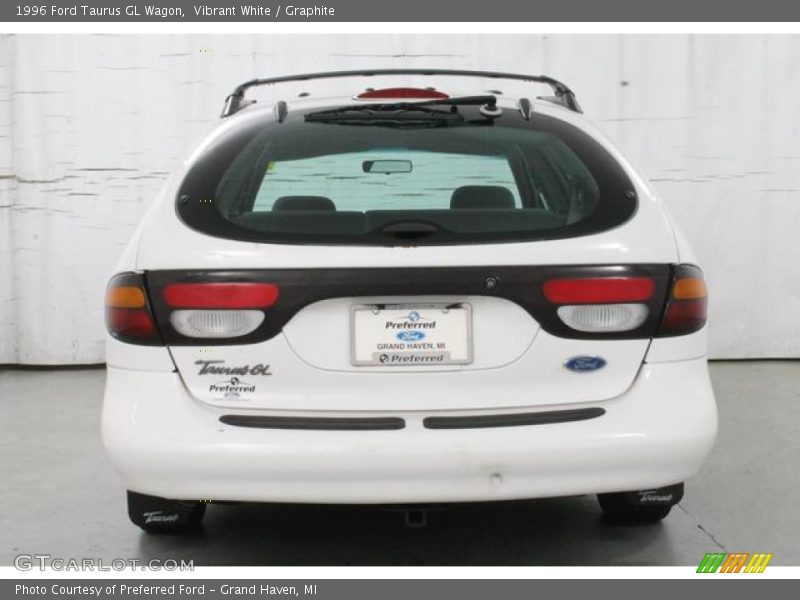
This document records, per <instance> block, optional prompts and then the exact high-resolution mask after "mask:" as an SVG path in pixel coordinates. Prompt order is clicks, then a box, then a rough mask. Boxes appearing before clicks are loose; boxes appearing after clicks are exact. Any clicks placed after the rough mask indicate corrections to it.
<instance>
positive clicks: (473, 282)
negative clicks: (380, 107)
mask: <svg viewBox="0 0 800 600" xmlns="http://www.w3.org/2000/svg"><path fill="white" fill-rule="evenodd" d="M637 276H638V277H651V278H652V279H653V281H654V282H655V291H654V292H653V296H652V297H651V298H650V300H649V301H648V302H647V305H648V307H649V309H650V310H649V315H648V317H647V320H645V322H644V323H643V324H642V325H641V326H639V327H637V328H636V329H632V330H630V331H624V332H618V333H588V332H580V331H576V330H573V329H571V328H570V327H568V326H567V325H565V324H564V322H563V321H562V320H561V319H560V318H559V317H558V314H557V312H556V311H557V309H558V306H556V305H553V304H551V303H550V302H548V301H547V299H546V298H545V297H544V293H543V291H542V285H543V284H544V282H545V281H547V280H548V279H551V278H572V277H637ZM670 277H671V267H670V265H667V264H636V265H591V266H573V265H569V266H502V267H492V266H489V267H430V268H429V267H424V268H419V267H415V268H369V269H352V268H348V269H335V268H332V269H263V270H261V269H249V270H188V271H148V272H147V286H148V292H149V294H150V303H151V306H152V307H153V309H154V312H155V318H156V323H157V324H158V328H159V330H160V332H161V335H162V338H163V339H164V341H165V343H166V344H168V345H175V346H215V345H216V346H222V345H231V344H236V345H239V344H254V343H258V342H262V341H264V340H268V339H271V338H273V337H275V336H276V335H277V334H278V333H280V332H281V330H282V329H283V327H284V326H285V325H286V323H288V322H289V320H290V319H292V318H293V317H294V316H295V315H296V314H297V313H298V312H299V311H300V310H302V309H303V308H305V307H306V306H308V305H309V304H312V303H314V302H318V301H320V300H327V299H331V298H348V297H349V298H362V297H366V296H384V297H397V298H400V297H403V298H407V297H413V296H424V295H427V296H458V297H463V296H489V297H495V298H504V299H506V300H509V301H511V302H514V303H516V304H518V305H519V306H521V307H522V308H523V309H524V310H526V311H527V312H528V313H529V314H530V315H531V316H532V317H533V318H534V319H535V320H536V321H537V322H538V323H539V325H541V327H542V329H544V330H545V331H547V332H548V333H550V334H552V335H556V336H559V337H564V338H573V339H586V340H592V339H603V340H612V339H649V338H652V337H653V336H654V335H655V333H656V330H657V328H658V326H659V324H660V321H661V316H662V314H663V310H664V305H665V303H666V298H667V293H668V287H669V281H670ZM230 281H236V282H254V283H255V282H263V283H274V284H276V285H277V286H278V287H279V289H280V296H279V298H278V301H277V302H276V304H275V305H274V306H272V307H271V308H268V309H266V310H265V311H264V312H265V313H266V318H265V319H264V322H263V323H262V324H261V325H260V326H259V327H258V329H256V330H255V331H254V332H252V333H250V334H248V335H245V336H240V337H236V338H217V339H198V338H191V337H186V336H183V335H181V334H179V333H178V332H177V331H176V330H175V329H174V328H173V327H172V325H171V324H170V321H169V316H170V311H171V309H170V308H169V307H168V306H167V305H166V304H165V303H164V300H163V295H162V293H163V289H164V287H165V286H166V285H167V284H169V283H200V282H230ZM487 282H491V283H490V284H489V283H487Z"/></svg>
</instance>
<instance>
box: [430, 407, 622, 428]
mask: <svg viewBox="0 0 800 600" xmlns="http://www.w3.org/2000/svg"><path fill="white" fill-rule="evenodd" d="M605 413H606V411H605V410H604V409H602V408H578V409H575V410H551V411H547V412H534V413H516V414H509V415H476V416H468V417H427V418H426V419H423V421H422V424H423V425H425V427H427V428H428V429H478V428H484V427H518V426H522V425H548V424H552V423H569V422H572V421H586V420H587V419H595V418H597V417H600V416H602V415H604V414H605Z"/></svg>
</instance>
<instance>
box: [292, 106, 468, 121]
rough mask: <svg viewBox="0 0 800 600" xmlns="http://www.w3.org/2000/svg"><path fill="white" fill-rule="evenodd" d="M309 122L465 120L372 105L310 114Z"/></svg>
mask: <svg viewBox="0 0 800 600" xmlns="http://www.w3.org/2000/svg"><path fill="white" fill-rule="evenodd" d="M305 120H306V121H309V122H324V123H328V122H336V123H352V124H362V125H370V124H373V123H404V122H405V123H409V122H414V123H431V122H433V123H451V122H461V121H463V120H464V117H462V116H461V115H460V114H458V113H457V112H451V111H445V110H436V109H433V108H428V107H425V106H414V105H413V104H406V103H402V104H370V105H365V106H344V107H342V108H333V109H329V110H320V111H317V112H312V113H308V114H307V115H306V116H305Z"/></svg>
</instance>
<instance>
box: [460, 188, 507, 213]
mask: <svg viewBox="0 0 800 600" xmlns="http://www.w3.org/2000/svg"><path fill="white" fill-rule="evenodd" d="M514 205H515V203H514V195H513V194H512V193H511V191H510V190H509V189H508V188H504V187H502V186H499V185H465V186H462V187H460V188H456V190H455V191H454V192H453V195H452V196H451V197H450V208H487V209H488V208H514Z"/></svg>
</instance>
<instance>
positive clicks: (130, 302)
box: [106, 285, 145, 308]
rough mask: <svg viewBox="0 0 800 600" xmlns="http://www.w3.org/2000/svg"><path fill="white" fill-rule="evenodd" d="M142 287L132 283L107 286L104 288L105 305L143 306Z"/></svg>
mask: <svg viewBox="0 0 800 600" xmlns="http://www.w3.org/2000/svg"><path fill="white" fill-rule="evenodd" d="M144 304H145V299H144V291H142V288H140V287H135V286H132V285H125V286H120V287H109V288H108V290H106V306H108V307H110V308H144Z"/></svg>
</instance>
